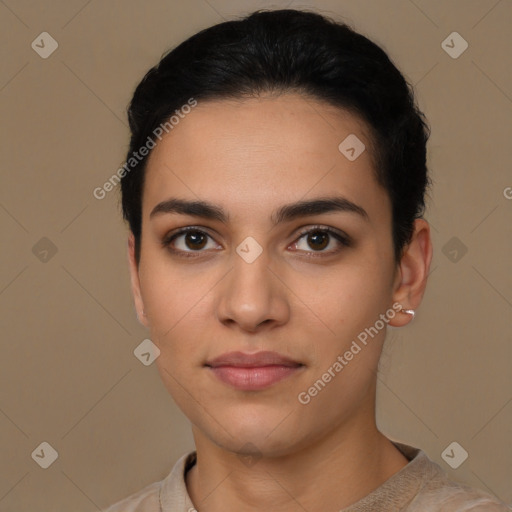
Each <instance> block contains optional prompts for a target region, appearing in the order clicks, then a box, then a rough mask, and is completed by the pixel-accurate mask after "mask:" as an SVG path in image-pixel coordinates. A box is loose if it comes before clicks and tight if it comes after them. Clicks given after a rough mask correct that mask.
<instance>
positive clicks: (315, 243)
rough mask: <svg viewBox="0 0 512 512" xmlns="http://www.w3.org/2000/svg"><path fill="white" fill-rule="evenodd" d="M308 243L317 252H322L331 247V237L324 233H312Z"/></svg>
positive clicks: (309, 235) (308, 237) (309, 234)
mask: <svg viewBox="0 0 512 512" xmlns="http://www.w3.org/2000/svg"><path fill="white" fill-rule="evenodd" d="M307 242H308V244H309V246H310V247H311V248H312V249H314V250H315V251H321V250H322V249H325V248H326V247H327V246H328V245H329V235H328V234H327V233H325V232H322V231H311V232H310V233H308V236H307Z"/></svg>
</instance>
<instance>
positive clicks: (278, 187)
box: [143, 94, 389, 217]
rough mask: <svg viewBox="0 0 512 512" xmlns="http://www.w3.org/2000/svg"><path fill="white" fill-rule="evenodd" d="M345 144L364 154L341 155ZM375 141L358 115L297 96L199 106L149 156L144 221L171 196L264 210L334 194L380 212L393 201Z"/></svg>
mask: <svg viewBox="0 0 512 512" xmlns="http://www.w3.org/2000/svg"><path fill="white" fill-rule="evenodd" d="M354 137H355V139H354ZM347 138H348V139H347ZM345 140H348V141H349V142H352V144H349V145H352V146H354V144H353V142H354V141H356V144H359V143H358V142H357V141H360V143H362V144H364V146H365V147H366V149H365V150H363V151H362V153H361V154H360V155H359V156H358V157H357V158H356V159H355V160H350V159H348V158H347V156H346V155H345V154H344V153H343V152H342V151H340V143H343V141H345ZM372 142H373V141H372V140H371V138H370V135H369V129H368V126H367V125H366V124H365V123H364V122H363V121H362V120H360V118H358V117H357V116H356V115H354V114H351V113H349V112H348V111H345V110H342V109H340V108H337V107H334V106H331V105H328V104H326V103H324V102H320V101H318V100H314V99H312V98H306V97H304V96H300V95H297V94H284V95H280V96H273V97H262V98H250V99H240V100H221V101H205V102H199V103H198V105H197V106H196V107H195V108H194V109H193V110H192V111H191V112H190V113H189V114H187V115H186V116H184V118H183V119H181V120H180V122H179V123H178V124H177V125H175V126H174V128H173V129H172V131H170V132H169V133H168V134H167V135H165V136H164V137H163V138H162V140H161V141H160V142H158V143H157V146H156V147H155V148H154V149H153V151H152V153H151V155H150V157H149V160H148V164H147V167H146V179H145V190H144V197H143V216H144V217H147V216H148V215H149V211H150V210H151V208H152V207H153V206H154V205H155V204H157V203H158V202H159V201H162V200H165V199H166V196H173V197H186V198H194V199H197V198H200V199H207V200H209V201H211V202H215V203H219V204H224V205H230V206H232V207H233V208H236V207H237V206H240V207H244V208H245V210H247V209H248V208H249V207H251V208H252V211H254V212H263V210H265V209H267V208H270V207H271V206H272V205H275V204H277V203H278V204H282V203H285V202H291V201H298V200H299V199H305V198H307V197H308V196H318V195H325V194H327V193H333V192H338V193H342V194H343V195H345V196H346V197H347V198H348V199H351V200H354V201H355V202H359V203H361V202H364V203H366V204H367V206H368V209H367V211H368V210H372V209H374V210H376V211H375V213H378V210H379V209H382V208H386V207H388V206H389V204H387V194H386V193H385V191H384V190H383V189H382V188H381V187H380V186H379V185H378V184H377V182H376V179H375V176H374V161H373V149H372ZM345 145H346V144H345ZM361 147H363V146H360V147H356V150H360V149H361ZM343 148H344V146H343V144H342V149H343ZM271 209H272V208H271ZM365 209H366V208H365ZM369 213H370V214H371V212H369ZM381 213H382V212H381Z"/></svg>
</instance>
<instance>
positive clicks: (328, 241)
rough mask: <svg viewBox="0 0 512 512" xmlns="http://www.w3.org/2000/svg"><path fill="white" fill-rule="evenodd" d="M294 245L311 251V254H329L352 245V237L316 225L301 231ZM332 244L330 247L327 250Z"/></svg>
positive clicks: (296, 247) (305, 250) (307, 251)
mask: <svg viewBox="0 0 512 512" xmlns="http://www.w3.org/2000/svg"><path fill="white" fill-rule="evenodd" d="M302 240H304V241H302ZM293 245H294V248H295V249H298V250H299V252H304V253H309V255H310V256H316V254H315V253H319V254H318V256H322V255H325V256H329V255H333V254H335V253H337V252H339V251H341V250H342V248H343V247H350V246H351V239H350V238H349V237H348V235H345V234H343V233H342V232H338V231H334V229H332V228H327V227H325V228H324V227H320V226H318V227H317V226H315V227H313V228H310V229H307V230H305V231H303V232H302V233H300V237H299V238H298V239H297V241H296V242H295V243H294V244H293ZM331 245H332V247H331V248H330V249H327V250H325V249H326V248H327V247H329V246H331Z"/></svg>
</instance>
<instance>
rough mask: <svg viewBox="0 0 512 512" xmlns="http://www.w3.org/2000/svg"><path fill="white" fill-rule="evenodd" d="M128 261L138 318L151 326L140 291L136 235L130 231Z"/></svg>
mask: <svg viewBox="0 0 512 512" xmlns="http://www.w3.org/2000/svg"><path fill="white" fill-rule="evenodd" d="M128 263H129V265H130V280H131V287H132V296H133V300H134V302H135V312H136V313H137V320H138V321H139V322H140V323H141V324H142V325H143V326H144V327H149V322H148V319H147V317H146V314H145V312H144V302H143V300H142V294H141V291H140V279H139V269H138V266H137V262H136V260H135V237H134V236H133V233H132V232H131V231H130V235H129V237H128Z"/></svg>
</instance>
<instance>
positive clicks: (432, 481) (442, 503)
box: [389, 442, 512, 512]
mask: <svg viewBox="0 0 512 512" xmlns="http://www.w3.org/2000/svg"><path fill="white" fill-rule="evenodd" d="M393 444H395V446H396V447H397V448H398V449H399V450H400V451H401V452H402V453H403V454H404V455H405V456H406V457H407V459H409V461H410V462H409V464H408V465H407V466H405V467H404V468H403V469H402V470H401V471H400V472H399V473H398V474H397V475H396V476H395V477H394V478H393V477H392V478H391V479H390V481H389V483H390V484H392V487H393V491H395V492H399V493H400V495H401V501H400V500H399V501H400V510H401V511H403V512H439V511H442V512H510V511H511V510H512V509H511V508H509V507H508V506H507V505H506V504H505V503H503V502H502V501H500V500H499V499H498V498H496V497H495V496H493V495H492V494H490V493H487V492H485V491H483V490H481V489H479V488H476V487H471V486H469V485H468V484H466V483H463V482H458V481H456V480H454V479H452V478H450V476H449V475H448V474H447V473H446V471H444V469H443V468H441V466H440V465H439V464H437V463H436V462H434V461H433V460H432V459H430V458H429V457H428V455H427V454H426V453H425V452H424V451H423V450H421V449H419V448H414V447H412V446H409V445H406V444H403V443H396V442H394V443H393ZM396 499H398V498H396Z"/></svg>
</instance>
